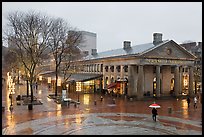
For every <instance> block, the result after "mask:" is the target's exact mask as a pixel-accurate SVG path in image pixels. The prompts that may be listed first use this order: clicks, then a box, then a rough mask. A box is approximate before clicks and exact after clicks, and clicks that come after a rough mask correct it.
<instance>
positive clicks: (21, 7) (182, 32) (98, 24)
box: [2, 2, 202, 52]
mask: <svg viewBox="0 0 204 137" xmlns="http://www.w3.org/2000/svg"><path fill="white" fill-rule="evenodd" d="M16 10H18V11H29V10H35V11H40V12H42V13H46V14H48V15H50V16H56V17H61V18H63V19H65V20H66V21H67V22H68V23H70V24H71V25H72V26H73V27H77V28H78V29H79V30H84V31H90V32H94V33H96V34H97V51H98V52H101V51H106V50H110V49H117V48H122V44H123V41H124V40H130V41H131V42H132V45H137V44H142V43H148V42H152V39H153V38H152V35H153V33H154V32H160V33H162V34H163V39H172V40H174V41H176V42H177V43H182V42H184V41H187V40H191V41H196V42H197V41H202V3H201V2H163V3H161V2H127V3H126V2H3V3H2V28H3V27H4V25H5V24H6V20H5V13H6V12H10V11H16Z"/></svg>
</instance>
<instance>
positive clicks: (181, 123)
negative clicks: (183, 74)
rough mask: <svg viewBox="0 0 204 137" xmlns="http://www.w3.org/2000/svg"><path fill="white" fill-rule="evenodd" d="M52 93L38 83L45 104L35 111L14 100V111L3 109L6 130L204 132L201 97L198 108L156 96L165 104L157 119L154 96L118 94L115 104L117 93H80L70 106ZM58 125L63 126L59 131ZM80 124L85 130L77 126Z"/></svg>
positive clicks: (10, 131) (29, 132) (88, 132)
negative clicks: (132, 97) (131, 97)
mask: <svg viewBox="0 0 204 137" xmlns="http://www.w3.org/2000/svg"><path fill="white" fill-rule="evenodd" d="M24 88H25V86H24V87H20V89H22V91H23V90H24ZM48 94H50V92H49V91H48V89H47V86H45V85H41V86H38V91H37V93H36V92H34V95H35V96H36V97H37V98H38V99H41V101H42V102H43V105H34V106H33V110H31V111H28V107H27V106H23V105H21V106H17V105H15V104H16V103H15V101H14V110H13V112H12V113H11V112H10V111H9V110H8V109H6V110H5V112H4V113H2V130H3V131H4V134H94V133H95V134H100V133H101V134H105V131H106V130H107V133H110V134H115V133H118V134H123V133H124V134H128V133H131V134H136V133H135V132H134V131H135V130H136V127H137V129H138V130H139V131H140V132H139V131H138V132H139V133H138V134H140V133H142V132H143V131H144V133H148V134H154V133H155V134H202V125H201V112H202V104H201V103H200V101H199V102H198V108H197V109H194V108H193V105H191V106H190V109H188V108H187V103H186V100H185V99H178V100H176V99H173V98H172V99H169V100H156V103H157V104H159V105H160V106H161V108H159V109H158V114H159V115H158V120H157V121H158V122H156V123H154V122H153V120H152V119H151V108H149V107H148V106H149V105H150V104H152V103H153V102H154V99H152V100H146V101H134V100H133V101H130V100H128V99H125V98H120V97H118V98H115V104H114V102H113V97H111V96H109V95H103V100H102V101H101V95H100V94H80V95H79V101H80V104H79V105H77V106H76V107H75V106H74V105H70V106H69V107H67V106H66V105H63V106H61V105H60V104H57V103H55V102H54V100H52V99H49V98H48V97H47V95H48ZM16 95H17V92H16ZM69 98H72V99H74V100H77V98H78V95H77V94H73V93H70V94H69ZM95 100H96V102H95ZM4 103H6V105H5V107H6V108H7V107H8V104H9V103H10V102H9V100H8V101H7V102H4ZM168 107H171V108H172V113H169V112H168ZM111 115H112V116H111ZM22 116H23V117H22ZM93 118H94V119H93ZM121 120H122V121H121ZM138 120H139V121H138ZM48 121H49V122H48ZM100 121H101V122H102V123H101V122H100ZM67 122H68V123H69V124H68V123H67ZM78 122H79V124H77V123H78ZM87 122H88V123H87ZM89 122H90V123H89ZM98 122H99V123H98ZM138 122H139V123H138ZM66 123H67V124H68V125H70V126H68V125H67V124H66ZM131 123H132V124H131ZM23 125H25V126H23ZM26 125H27V126H26ZM28 125H29V126H28ZM94 125H95V126H94ZM96 125H97V126H96ZM110 125H112V126H111V127H110ZM136 125H138V126H136ZM155 126H156V127H155ZM5 127H7V128H5ZM99 127H100V128H102V129H104V132H102V131H101V130H99ZM120 127H121V128H120ZM122 127H123V128H122ZM127 127H129V129H130V130H129V129H128V128H127ZM12 128H15V130H14V131H15V132H12ZM28 128H29V129H28ZM58 128H60V129H62V130H60V131H58V132H56V129H58ZM80 128H81V129H82V130H79V131H78V130H76V129H80ZM117 128H118V129H117ZM155 128H156V129H155ZM88 129H90V130H88ZM110 129H112V130H110ZM119 129H120V130H119ZM123 129H124V130H123ZM153 129H154V130H155V132H153V131H154V130H153ZM42 130H43V131H42ZM109 130H110V131H109ZM145 130H147V131H148V132H146V131H145ZM116 131H117V132H116ZM128 131H129V132H128ZM182 131H183V132H182Z"/></svg>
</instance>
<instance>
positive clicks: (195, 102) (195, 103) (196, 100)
mask: <svg viewBox="0 0 204 137" xmlns="http://www.w3.org/2000/svg"><path fill="white" fill-rule="evenodd" d="M193 101H194V108H197V102H198V99H197V98H196V96H195V97H194V99H193Z"/></svg>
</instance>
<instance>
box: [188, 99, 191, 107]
mask: <svg viewBox="0 0 204 137" xmlns="http://www.w3.org/2000/svg"><path fill="white" fill-rule="evenodd" d="M187 103H188V108H189V107H190V103H191V100H190V98H189V97H188V98H187Z"/></svg>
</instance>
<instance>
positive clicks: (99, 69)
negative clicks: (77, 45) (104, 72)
mask: <svg viewBox="0 0 204 137" xmlns="http://www.w3.org/2000/svg"><path fill="white" fill-rule="evenodd" d="M98 72H99V73H101V64H98Z"/></svg>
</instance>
